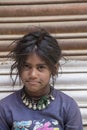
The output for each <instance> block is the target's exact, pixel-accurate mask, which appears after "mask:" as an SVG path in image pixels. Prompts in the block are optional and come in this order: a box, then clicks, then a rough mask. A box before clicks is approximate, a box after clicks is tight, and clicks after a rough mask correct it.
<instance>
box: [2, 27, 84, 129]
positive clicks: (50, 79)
mask: <svg viewBox="0 0 87 130" xmlns="http://www.w3.org/2000/svg"><path fill="white" fill-rule="evenodd" d="M11 56H12V58H14V60H15V62H14V63H13V65H12V66H11V76H12V73H13V70H14V69H17V76H18V75H19V77H20V79H21V82H22V84H23V88H22V89H20V90H18V91H16V92H14V93H13V94H11V95H9V96H8V97H6V98H4V99H2V100H1V101H0V130H82V118H81V114H80V111H79V108H78V106H77V104H76V102H75V101H74V100H73V99H72V98H71V97H69V96H68V95H66V94H64V93H62V92H60V91H58V90H56V89H55V88H54V83H55V78H56V76H57V75H58V68H59V60H60V58H61V49H60V47H59V45H58V42H57V41H56V39H55V38H53V37H52V36H51V35H50V34H49V33H48V32H46V31H45V30H43V29H41V30H40V29H37V30H35V31H32V32H31V33H29V34H27V35H25V36H24V37H22V38H21V39H20V40H19V41H17V42H16V45H15V47H14V49H13V50H12V51H11ZM14 83H15V82H14Z"/></svg>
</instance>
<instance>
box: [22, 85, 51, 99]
mask: <svg viewBox="0 0 87 130" xmlns="http://www.w3.org/2000/svg"><path fill="white" fill-rule="evenodd" d="M24 91H25V93H26V94H27V96H29V97H32V98H34V99H38V98H41V97H42V96H44V95H48V94H49V93H50V86H49V85H48V86H46V88H45V89H43V90H41V91H38V92H31V91H29V90H27V89H26V87H24Z"/></svg>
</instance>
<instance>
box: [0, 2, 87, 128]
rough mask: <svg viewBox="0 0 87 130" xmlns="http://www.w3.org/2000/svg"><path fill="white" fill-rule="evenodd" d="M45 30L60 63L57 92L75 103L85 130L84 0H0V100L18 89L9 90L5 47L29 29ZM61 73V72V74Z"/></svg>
mask: <svg viewBox="0 0 87 130" xmlns="http://www.w3.org/2000/svg"><path fill="white" fill-rule="evenodd" d="M30 25H34V26H40V27H44V28H46V29H47V30H48V31H49V32H51V34H52V35H54V36H55V37H56V39H58V41H59V44H60V46H61V48H62V53H63V55H64V56H66V59H68V60H67V62H66V63H65V64H63V63H64V61H63V60H61V64H62V75H61V74H59V77H58V79H57V83H56V88H58V89H60V90H61V91H64V92H65V93H67V94H68V95H70V96H72V97H73V98H74V99H75V100H76V101H77V103H78V105H79V107H80V110H81V113H82V117H83V125H84V130H86V129H87V94H86V93H87V61H86V60H87V0H44V1H42V0H14V1H12V0H0V99H1V98H3V97H5V96H6V95H8V94H10V93H11V92H13V91H15V90H17V89H19V85H18V83H17V85H16V87H14V88H13V87H12V86H11V80H10V76H9V68H10V62H9V61H8V60H7V57H6V55H7V54H8V52H9V50H11V49H12V48H10V47H8V45H9V44H10V43H11V42H12V41H13V40H15V39H17V38H19V37H21V36H22V35H23V34H24V33H26V32H28V31H29V26H30ZM60 71H61V70H60Z"/></svg>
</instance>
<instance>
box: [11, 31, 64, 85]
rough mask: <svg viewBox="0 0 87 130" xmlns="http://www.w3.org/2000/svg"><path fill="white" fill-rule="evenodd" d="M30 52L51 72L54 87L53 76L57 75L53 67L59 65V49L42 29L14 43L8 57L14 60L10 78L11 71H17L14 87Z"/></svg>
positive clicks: (51, 37)
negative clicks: (39, 58)
mask: <svg viewBox="0 0 87 130" xmlns="http://www.w3.org/2000/svg"><path fill="white" fill-rule="evenodd" d="M32 52H35V53H36V54H37V55H38V56H39V57H41V58H42V59H43V60H44V61H45V62H46V64H47V65H48V67H49V69H50V70H51V76H52V84H53V86H54V83H55V76H57V74H58V73H57V69H56V67H55V65H56V64H59V60H60V58H61V49H60V47H59V45H58V42H57V40H56V39H55V38H54V37H53V36H51V35H50V34H49V33H48V32H47V31H45V30H44V29H37V30H35V31H32V32H29V33H28V34H26V35H25V36H23V37H22V38H21V39H19V40H17V41H16V42H15V47H14V48H13V50H12V51H11V53H10V56H11V57H12V58H13V59H14V63H13V64H12V66H11V73H10V76H11V78H12V75H13V70H14V69H17V74H16V78H15V80H13V84H14V85H15V83H16V79H17V77H18V75H19V77H20V74H21V70H22V69H23V66H24V63H25V61H26V59H27V57H28V56H29V55H30V54H31V53H32Z"/></svg>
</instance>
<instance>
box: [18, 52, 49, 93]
mask: <svg viewBox="0 0 87 130" xmlns="http://www.w3.org/2000/svg"><path fill="white" fill-rule="evenodd" d="M50 76H51V71H50V70H49V67H48V66H47V65H46V63H45V61H43V60H42V59H41V58H40V57H39V56H38V55H37V54H35V53H33V54H31V55H30V56H29V57H28V58H27V60H26V62H25V64H24V66H23V70H22V71H21V74H20V77H21V79H22V82H23V84H24V86H25V89H26V91H27V93H28V94H29V95H31V96H42V95H44V94H46V93H47V92H49V80H50Z"/></svg>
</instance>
